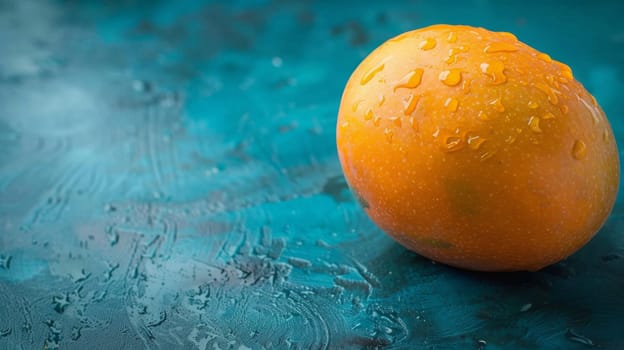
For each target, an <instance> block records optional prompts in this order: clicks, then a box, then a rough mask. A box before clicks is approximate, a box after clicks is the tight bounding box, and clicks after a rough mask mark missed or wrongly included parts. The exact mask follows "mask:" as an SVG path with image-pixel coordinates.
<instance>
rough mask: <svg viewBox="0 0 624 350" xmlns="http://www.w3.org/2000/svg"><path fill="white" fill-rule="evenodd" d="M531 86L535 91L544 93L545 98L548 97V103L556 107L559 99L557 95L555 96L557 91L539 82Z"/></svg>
mask: <svg viewBox="0 0 624 350" xmlns="http://www.w3.org/2000/svg"><path fill="white" fill-rule="evenodd" d="M533 86H535V87H536V88H537V89H539V90H540V91H542V92H543V93H545V94H546V96H548V102H550V103H551V104H553V105H556V104H557V103H559V98H558V97H557V94H556V93H557V92H559V91H557V90H555V89H553V88H551V87H550V86H548V85H546V84H544V83H539V82H538V83H535V84H533Z"/></svg>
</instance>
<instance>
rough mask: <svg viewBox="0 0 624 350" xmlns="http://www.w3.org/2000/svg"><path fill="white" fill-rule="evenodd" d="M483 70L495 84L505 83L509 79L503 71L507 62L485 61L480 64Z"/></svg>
mask: <svg viewBox="0 0 624 350" xmlns="http://www.w3.org/2000/svg"><path fill="white" fill-rule="evenodd" d="M480 68H481V72H482V73H483V74H486V75H487V76H489V77H490V78H491V79H492V81H491V83H492V84H493V85H499V84H503V83H504V82H506V81H507V77H506V76H505V73H504V72H503V71H504V70H505V64H504V63H503V62H501V61H492V62H483V63H481V65H480Z"/></svg>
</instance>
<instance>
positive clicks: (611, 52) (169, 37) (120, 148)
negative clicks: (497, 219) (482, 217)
mask: <svg viewBox="0 0 624 350" xmlns="http://www.w3.org/2000/svg"><path fill="white" fill-rule="evenodd" d="M451 4H455V5H453V6H451ZM566 4H567V5H566V6H565V7H560V6H559V5H557V4H553V5H548V4H543V3H541V2H531V3H528V4H527V3H523V4H518V5H511V4H510V5H508V6H507V7H504V8H497V7H495V6H494V4H492V3H489V2H487V1H475V2H474V3H466V4H465V5H462V6H461V7H459V8H458V7H457V4H456V3H455V2H448V3H444V2H443V3H438V4H435V5H434V4H425V3H411V4H410V5H407V4H402V3H401V2H397V3H395V4H393V5H388V6H385V7H382V5H381V4H365V3H358V4H357V5H352V6H346V7H341V6H340V5H337V4H336V5H333V4H331V3H329V2H319V3H312V2H300V3H287V2H282V1H272V2H271V1H260V2H250V3H249V4H248V3H245V2H232V3H230V4H229V5H227V6H226V5H219V4H200V3H195V2H186V3H184V4H173V3H165V2H162V3H160V2H155V3H154V4H152V5H150V6H141V5H140V4H139V3H138V2H127V3H125V2H120V1H114V2H111V3H110V4H109V5H108V6H105V7H104V6H102V5H97V4H90V3H86V2H85V3H81V2H75V1H39V0H26V1H0V42H2V43H4V45H3V50H2V54H1V55H0V150H1V152H0V348H2V349H40V348H47V349H54V348H61V349H84V348H86V347H95V348H104V349H117V348H119V349H121V348H136V349H139V348H150V349H157V348H162V349H171V348H188V349H248V348H249V349H262V348H293V349H299V348H301V349H307V348H312V349H320V348H423V349H430V348H431V349H433V348H435V349H454V348H461V349H471V348H472V349H509V348H520V349H534V348H566V349H582V348H587V347H600V348H604V349H619V348H622V347H624V336H623V335H622V334H621V331H620V328H621V325H622V324H624V301H623V299H622V298H621V291H622V289H623V288H624V259H623V258H624V238H623V236H622V231H623V230H624V215H623V214H624V212H623V210H624V208H622V206H621V204H620V202H621V201H618V203H617V205H616V208H615V209H614V212H613V214H612V215H611V217H610V219H609V221H608V222H607V224H606V226H605V227H604V228H603V229H602V230H601V232H600V233H599V234H598V235H597V236H596V238H595V239H594V240H592V241H591V242H590V244H589V245H588V246H586V247H585V248H584V249H583V250H581V251H580V252H579V253H577V254H575V255H574V256H572V257H571V258H569V259H568V260H566V261H564V262H562V263H559V264H557V265H554V266H551V267H549V268H547V269H545V270H543V271H540V272H538V273H515V274H482V273H471V272H464V271H459V270H456V269H452V268H448V267H445V266H441V265H438V264H433V263H432V262H431V261H429V260H426V259H424V258H421V257H419V256H417V255H415V254H413V253H411V252H409V251H406V250H405V249H404V248H402V247H401V246H399V245H398V244H396V243H394V242H393V241H391V240H390V239H389V238H387V237H386V236H385V235H384V234H383V233H382V232H380V231H379V230H378V229H377V228H376V227H375V226H374V225H373V224H372V223H371V222H370V221H369V219H368V218H367V217H366V215H365V213H364V211H363V210H362V209H361V207H360V206H359V204H358V203H357V200H356V199H355V198H354V197H353V195H351V194H350V193H349V191H348V188H347V186H346V183H345V182H344V179H343V178H342V175H341V170H340V166H339V164H338V159H337V156H336V153H335V132H334V129H335V122H336V113H337V108H338V104H339V99H340V94H341V92H342V89H343V87H344V84H345V82H346V80H347V79H348V76H349V74H350V73H351V72H352V70H353V69H354V68H355V66H356V65H357V63H358V62H359V61H360V60H361V59H362V58H363V57H364V56H365V55H366V54H367V53H368V52H369V51H370V50H371V49H373V48H374V47H375V46H377V45H378V44H380V43H381V42H383V41H385V40H386V39H388V38H389V37H392V36H394V35H396V34H398V33H400V32H403V31H406V30H409V29H413V28H416V27H421V26H424V25H428V24H432V23H437V22H450V23H460V22H461V23H465V24H472V25H480V26H485V27H489V28H491V29H495V30H508V31H512V32H514V33H515V34H517V36H518V37H519V39H520V40H523V41H525V42H527V43H529V44H531V45H534V46H535V47H536V48H538V49H541V50H544V51H546V52H549V53H550V54H551V55H552V56H553V57H554V58H557V59H559V60H561V61H563V62H566V63H568V64H570V65H571V67H572V68H573V69H574V73H575V76H576V77H577V78H578V79H579V80H580V81H581V82H583V83H584V84H585V86H586V87H587V88H588V89H589V90H590V91H591V92H592V93H593V94H594V95H595V96H596V98H597V99H598V101H599V102H600V103H601V105H602V107H603V108H604V110H605V111H606V113H607V115H608V116H609V118H610V120H611V123H612V126H613V128H614V132H615V136H616V138H618V139H620V138H621V137H622V135H623V133H624V125H622V118H621V116H622V115H624V105H623V104H622V103H621V99H620V98H619V95H620V92H621V91H622V89H623V88H624V39H623V38H624V25H622V24H621V22H620V21H619V18H618V17H619V14H620V13H622V11H624V7H623V6H622V5H620V4H618V3H617V2H612V3H611V2H600V3H599V4H594V5H592V7H591V8H585V7H582V6H581V5H580V4H581V2H569V3H566ZM515 6H517V7H515ZM544 13H549V14H550V15H548V16H544V15H543V14H544ZM620 143H622V142H620Z"/></svg>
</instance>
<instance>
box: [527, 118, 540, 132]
mask: <svg viewBox="0 0 624 350" xmlns="http://www.w3.org/2000/svg"><path fill="white" fill-rule="evenodd" d="M529 129H531V131H533V132H536V133H541V132H542V129H541V128H540V118H538V117H535V116H533V117H531V118H529Z"/></svg>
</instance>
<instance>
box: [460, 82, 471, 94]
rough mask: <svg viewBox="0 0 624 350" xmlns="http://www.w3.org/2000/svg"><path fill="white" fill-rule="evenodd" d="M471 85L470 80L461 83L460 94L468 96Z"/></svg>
mask: <svg viewBox="0 0 624 350" xmlns="http://www.w3.org/2000/svg"><path fill="white" fill-rule="evenodd" d="M471 84H472V80H470V79H464V80H463V81H462V92H463V93H464V94H466V95H467V94H469V93H470V85H471Z"/></svg>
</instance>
